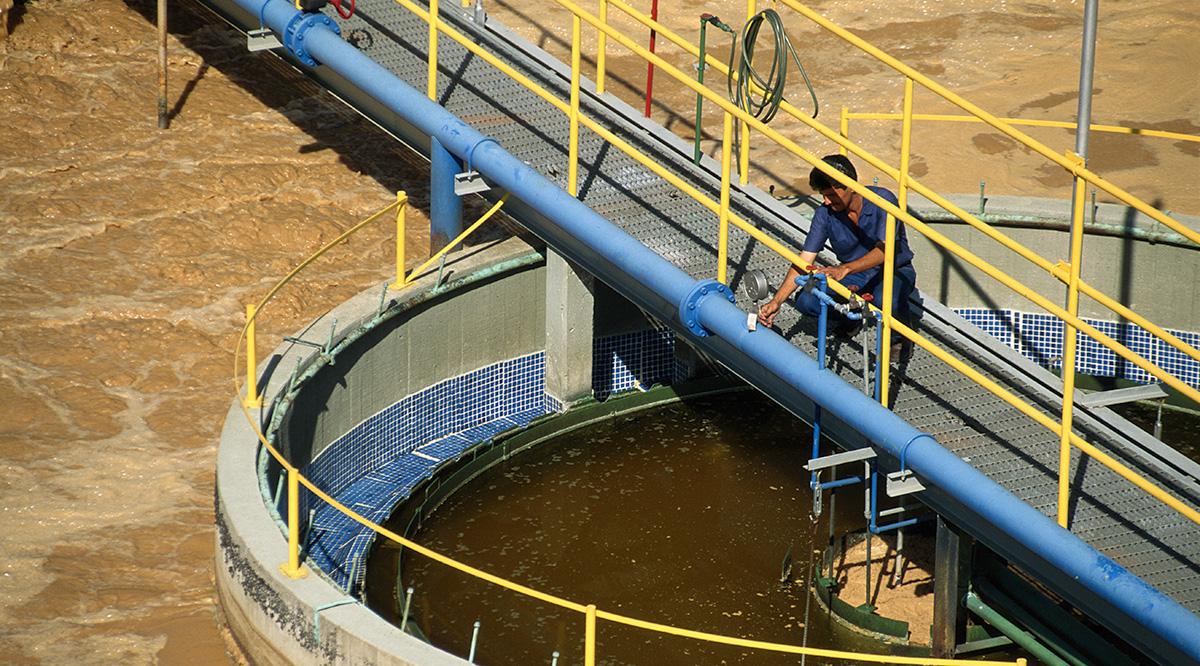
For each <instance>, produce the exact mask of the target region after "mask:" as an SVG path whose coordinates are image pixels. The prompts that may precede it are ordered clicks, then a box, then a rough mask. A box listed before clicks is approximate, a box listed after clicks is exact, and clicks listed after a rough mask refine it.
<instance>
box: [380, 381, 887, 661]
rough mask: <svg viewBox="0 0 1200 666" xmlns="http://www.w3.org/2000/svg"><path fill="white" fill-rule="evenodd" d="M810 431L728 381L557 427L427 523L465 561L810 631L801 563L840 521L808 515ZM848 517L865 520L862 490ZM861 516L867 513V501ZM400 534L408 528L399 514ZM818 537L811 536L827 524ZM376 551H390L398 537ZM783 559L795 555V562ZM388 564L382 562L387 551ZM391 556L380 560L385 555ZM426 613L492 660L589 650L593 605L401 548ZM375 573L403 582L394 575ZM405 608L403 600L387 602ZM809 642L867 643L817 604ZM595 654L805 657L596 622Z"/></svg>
mask: <svg viewBox="0 0 1200 666" xmlns="http://www.w3.org/2000/svg"><path fill="white" fill-rule="evenodd" d="M811 438H812V430H811V429H810V428H809V427H807V426H805V425H804V424H803V423H801V422H799V421H798V420H797V419H796V418H795V417H793V416H792V415H791V414H789V413H787V412H786V411H784V410H782V409H781V408H779V407H778V406H776V405H775V404H774V403H771V402H770V401H768V400H767V399H766V398H764V397H762V396H760V395H758V394H756V393H752V392H742V393H732V394H727V395H724V396H720V397H715V398H711V397H710V398H704V399H700V400H693V401H689V402H684V403H678V404H674V405H670V406H667V407H661V408H656V409H652V410H648V411H643V412H636V413H633V414H628V415H624V416H620V417H617V418H615V419H612V420H611V421H608V422H605V423H602V424H598V425H593V426H589V427H587V428H584V429H581V430H578V431H573V432H571V433H567V434H564V435H561V436H559V437H557V438H555V439H553V440H551V441H549V442H546V443H544V444H540V445H538V446H537V447H536V448H534V449H532V450H530V451H526V452H523V453H521V454H519V455H517V456H515V457H514V458H511V459H509V460H507V461H504V462H502V463H500V464H498V465H496V466H495V467H492V468H491V469H489V470H488V471H487V472H485V473H483V474H481V475H480V476H479V477H477V478H475V479H474V480H472V481H471V482H470V483H468V484H467V485H466V486H464V487H463V488H461V489H460V490H459V491H457V492H456V493H455V494H454V495H452V496H451V497H450V498H449V499H447V500H446V501H445V502H444V503H443V504H442V505H441V506H440V507H439V508H438V509H437V510H436V511H435V512H434V513H433V514H431V517H428V518H427V519H426V520H425V521H424V523H423V525H422V527H421V529H420V530H419V531H418V532H417V535H416V538H417V539H418V540H419V541H420V542H421V543H423V544H426V545H428V546H430V547H432V548H434V549H435V550H438V551H439V552H443V553H445V554H447V555H449V556H451V557H453V558H455V559H457V560H459V561H461V562H464V563H466V564H471V565H474V566H478V567H486V568H487V569H488V570H489V571H491V572H493V573H495V574H497V575H500V576H503V577H507V578H509V579H512V580H519V581H523V582H525V583H527V584H529V585H532V586H533V587H535V588H537V589H539V590H542V591H544V592H548V593H550V594H554V595H558V596H561V597H563V598H566V599H570V600H572V601H575V602H578V603H585V604H586V603H594V604H596V605H597V607H599V608H601V609H603V610H606V611H609V612H614V613H620V614H623V615H627V616H630V617H634V618H637V619H643V620H650V621H655V622H662V623H666V624H671V625H674V626H678V627H685V628H689V629H696V630H701V631H708V632H712V633H719V634H726V635H731V636H739V637H745V638H754V639H758V640H765V641H772V642H779V643H789V644H794V645H799V644H801V643H802V642H803V641H804V640H805V639H806V637H805V630H804V626H805V613H806V608H805V606H806V603H809V602H808V599H807V598H806V596H805V587H804V583H802V582H796V581H803V579H804V577H803V572H804V571H805V570H806V569H807V568H808V566H809V564H810V562H811V561H812V560H811V557H810V553H811V549H812V546H813V544H814V543H816V547H817V548H820V547H821V546H822V545H823V544H824V541H825V538H826V534H827V524H826V523H825V521H824V520H822V521H820V522H819V523H818V524H816V525H814V524H813V523H812V521H811V520H810V518H809V512H810V510H811V507H812V495H811V494H810V491H809V489H808V474H807V473H806V472H804V470H803V469H802V467H803V465H804V463H805V462H806V460H807V459H808V457H809V447H810V446H811ZM857 496H858V498H859V499H858V502H857V506H855V505H854V504H855V502H854V500H853V498H850V497H847V498H845V499H843V500H842V502H841V503H840V504H841V506H840V507H839V511H838V513H839V518H838V521H839V524H840V525H842V526H843V527H851V526H855V525H858V526H861V524H862V514H861V512H862V501H861V493H859V494H858V495H857ZM856 514H857V515H856ZM392 527H393V528H394V529H398V530H400V531H403V530H404V528H405V525H393V526H392ZM814 537H815V538H814ZM373 557H379V558H395V557H396V551H395V550H394V549H392V548H389V547H382V548H376V549H375V551H374V554H373ZM785 562H787V563H789V564H786V565H785ZM377 566H378V565H377ZM382 568H383V567H379V569H382ZM403 572H404V583H403V587H407V586H412V587H413V588H414V602H413V608H414V609H415V610H414V617H415V619H416V621H417V624H418V626H420V627H421V629H422V630H423V631H424V632H425V633H426V634H427V635H428V636H429V637H430V638H431V639H432V640H433V641H434V643H435V644H437V645H440V646H443V647H444V648H446V649H448V650H451V651H452V652H454V653H456V654H459V655H460V656H466V655H467V652H468V650H469V640H470V637H471V632H472V623H473V622H474V621H475V620H476V619H478V620H479V621H480V624H481V629H480V637H481V638H480V641H479V651H478V653H477V655H478V658H479V660H480V662H481V663H490V664H532V663H548V662H549V660H550V657H551V655H552V653H553V652H555V651H558V652H559V653H560V656H561V658H562V660H563V661H562V662H561V663H579V661H580V660H581V659H582V647H581V646H582V639H583V633H582V630H583V621H582V616H581V615H579V614H578V613H575V612H571V611H564V610H562V609H559V608H556V607H552V606H549V605H547V604H544V603H542V602H537V601H533V600H530V599H526V598H521V597H518V596H517V595H515V594H513V593H511V592H509V591H507V590H504V589H503V588H500V587H498V586H494V585H490V584H488V583H485V582H482V581H478V580H475V579H472V578H470V577H467V576H465V575H463V574H460V573H459V572H457V571H454V570H452V569H449V568H448V567H445V566H443V565H441V564H438V563H435V562H433V561H431V560H429V559H426V558H424V557H421V556H419V555H412V554H406V555H405V558H404V564H403ZM369 585H383V586H385V587H388V588H391V587H393V586H394V581H391V580H383V579H382V578H381V577H376V578H375V579H373V580H371V581H369ZM381 610H382V612H384V613H385V614H389V615H391V616H392V618H393V621H397V620H396V618H395V615H396V613H397V611H396V609H395V608H391V609H388V608H384V609H381ZM808 614H809V622H808V632H807V640H808V644H809V645H813V646H820V647H834V648H841V649H854V648H856V647H858V648H862V649H871V647H872V646H870V645H869V644H867V643H866V642H865V641H864V640H862V639H860V638H858V637H857V636H853V635H850V634H849V633H848V632H846V631H845V630H843V629H841V628H839V627H835V626H834V625H833V623H832V622H831V621H830V620H829V618H828V617H827V616H825V615H824V614H823V613H822V612H821V611H820V608H819V606H818V605H817V604H815V603H813V604H811V607H810V608H809V609H808ZM597 636H598V643H597V655H598V658H599V663H609V664H680V665H684V664H696V663H741V664H774V663H781V664H782V663H796V660H797V657H796V656H795V655H782V654H778V653H769V652H759V651H747V650H743V649H738V648H732V647H727V646H717V645H712V644H704V643H700V642H696V641H690V640H687V639H682V638H676V637H667V636H662V635H660V634H656V633H652V632H648V631H645V630H642V629H634V628H629V627H625V626H621V625H617V624H614V623H611V622H607V621H601V622H599V625H598V630H597Z"/></svg>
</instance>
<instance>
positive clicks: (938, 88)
mask: <svg viewBox="0 0 1200 666" xmlns="http://www.w3.org/2000/svg"><path fill="white" fill-rule="evenodd" d="M780 2H782V3H783V4H785V5H787V6H788V7H790V8H791V9H793V10H795V11H796V12H797V13H799V14H801V15H803V16H804V17H806V18H808V19H809V20H811V21H812V22H813V23H816V24H817V25H819V26H821V27H822V28H824V29H826V30H828V31H829V32H831V33H833V34H834V35H836V36H837V37H839V38H840V39H842V40H843V41H845V42H848V43H850V44H851V45H853V46H854V47H856V48H858V49H859V50H860V51H862V52H864V53H866V54H867V55H870V56H871V57H873V58H875V59H876V60H878V61H879V62H882V63H883V64H885V65H887V66H888V67H891V68H892V69H894V70H896V71H897V72H899V73H901V74H903V75H905V76H906V77H908V78H910V79H912V80H913V81H915V82H917V83H919V84H921V85H922V86H923V87H924V88H925V89H927V90H929V91H930V92H932V93H934V94H935V95H937V96H939V97H941V98H942V99H944V100H946V101H947V102H950V103H951V104H953V105H955V106H957V107H958V108H960V109H962V110H963V111H966V112H967V113H969V114H971V115H973V116H975V117H977V118H979V119H980V120H982V121H983V122H985V123H987V124H988V125H991V126H992V127H994V128H995V129H997V130H999V131H1000V132H1001V133H1003V134H1006V135H1008V136H1009V137H1011V138H1013V139H1016V140H1017V141H1019V142H1021V143H1022V144H1024V145H1025V146H1027V147H1029V148H1032V149H1033V150H1034V151H1036V152H1037V153H1039V154H1040V155H1042V156H1043V157H1045V158H1046V159H1048V160H1050V161H1052V162H1054V163H1055V164H1057V165H1058V166H1060V167H1062V168H1063V169H1065V170H1067V171H1069V172H1071V174H1072V175H1075V176H1078V177H1080V178H1083V179H1084V180H1085V181H1087V182H1088V183H1090V184H1091V185H1093V186H1095V187H1097V188H1099V189H1101V190H1103V191H1105V192H1107V193H1109V194H1110V195H1112V196H1114V197H1116V198H1117V199H1119V200H1120V201H1121V202H1122V203H1125V204H1127V205H1129V206H1131V207H1133V208H1135V209H1137V210H1138V211H1139V212H1141V213H1143V214H1145V215H1147V216H1149V217H1151V218H1153V219H1155V220H1157V221H1158V222H1161V223H1162V224H1165V225H1166V226H1168V227H1170V228H1171V229H1172V230H1173V231H1175V232H1176V233H1178V234H1180V235H1182V236H1185V237H1187V238H1188V239H1189V240H1191V241H1193V242H1196V243H1200V231H1196V230H1194V229H1191V228H1190V227H1188V226H1186V225H1184V224H1182V223H1180V222H1179V221H1178V220H1175V219H1174V218H1172V217H1170V216H1168V215H1165V214H1164V213H1163V212H1162V211H1160V210H1158V209H1157V208H1155V207H1153V206H1151V205H1149V204H1147V203H1146V202H1144V201H1142V200H1141V199H1138V198H1137V197H1135V196H1133V195H1132V194H1130V193H1128V192H1126V191H1125V190H1123V189H1121V188H1119V187H1117V186H1116V185H1114V184H1113V183H1110V182H1109V181H1107V180H1105V179H1104V178H1102V177H1100V176H1099V175H1098V174H1096V173H1094V172H1092V171H1089V170H1088V169H1087V168H1085V167H1084V166H1083V165H1082V164H1079V163H1077V162H1075V161H1073V160H1072V159H1071V158H1070V157H1069V156H1067V155H1064V154H1062V153H1059V152H1057V151H1055V150H1054V149H1053V148H1050V147H1049V146H1047V145H1045V144H1043V143H1041V142H1040V141H1038V140H1036V139H1034V138H1033V137H1031V136H1029V135H1028V134H1025V133H1024V132H1022V131H1020V130H1017V129H1014V128H1013V127H1012V126H1011V125H1009V124H1008V123H1006V122H1004V121H1003V120H1001V119H1000V118H997V117H996V116H994V115H992V114H990V113H988V112H987V111H984V110H983V109H982V108H980V107H978V106H976V105H974V104H972V103H971V102H969V101H967V100H966V99H964V98H963V97H961V96H959V95H958V94H956V93H954V92H953V91H951V90H949V89H947V88H945V87H944V86H942V85H941V84H939V83H937V82H936V81H934V80H933V79H930V78H929V77H927V76H925V75H924V74H921V73H920V72H918V71H917V70H915V69H913V68H912V67H909V66H908V65H905V64H904V63H902V62H900V61H899V60H897V59H896V58H893V57H892V56H890V55H888V54H887V53H885V52H883V51H882V50H880V49H879V48H878V47H876V46H874V45H872V44H870V43H869V42H867V41H866V40H864V39H862V38H861V37H859V36H857V35H855V34H854V33H852V32H850V31H849V30H846V29H845V28H842V27H841V26H839V25H837V24H835V23H833V22H832V21H830V20H829V19H827V18H825V17H824V16H821V15H820V14H818V13H817V12H815V11H813V10H812V9H809V8H808V7H806V6H804V5H802V4H800V3H799V2H796V0H780Z"/></svg>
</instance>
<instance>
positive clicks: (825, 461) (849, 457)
mask: <svg viewBox="0 0 1200 666" xmlns="http://www.w3.org/2000/svg"><path fill="white" fill-rule="evenodd" d="M874 457H875V449H872V448H871V447H869V446H864V447H862V448H861V449H854V450H853V451H843V452H842V453H834V454H831V455H828V456H821V457H820V458H813V459H812V460H809V461H808V464H807V465H805V466H804V469H806V470H808V471H810V472H815V471H817V470H822V469H825V468H826V467H833V466H834V465H848V464H850V463H855V462H859V461H861V460H870V459H872V458H874Z"/></svg>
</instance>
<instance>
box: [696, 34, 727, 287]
mask: <svg viewBox="0 0 1200 666" xmlns="http://www.w3.org/2000/svg"><path fill="white" fill-rule="evenodd" d="M706 32H708V21H707V20H705V18H704V17H703V16H701V17H700V64H699V66H698V67H697V68H696V83H699V84H701V85H704V65H705V63H704V56H705V48H704V46H705V44H704V38H705V33H706ZM703 113H704V96H703V95H701V94H700V93H696V141H695V144H694V146H695V148H694V154H693V156H692V161H693V162H695V163H696V164H700V118H701V115H702V114H703ZM725 115H726V116H727V117H728V116H729V113H728V112H726V113H725ZM722 178H724V175H723V174H722ZM722 281H723V280H722Z"/></svg>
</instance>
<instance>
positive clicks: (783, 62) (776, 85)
mask: <svg viewBox="0 0 1200 666" xmlns="http://www.w3.org/2000/svg"><path fill="white" fill-rule="evenodd" d="M764 21H765V22H766V23H767V24H768V25H770V27H771V33H772V35H773V36H774V41H775V57H774V58H773V59H772V60H771V70H770V72H769V73H768V74H767V76H766V77H765V78H764V77H763V76H761V75H760V74H759V73H758V71H757V70H755V69H754V50H755V45H756V43H757V42H758V33H759V30H760V29H761V28H762V24H763V22H764ZM739 43H740V44H741V47H742V48H741V57H740V58H738V44H739ZM789 54H790V55H791V57H792V60H794V61H795V63H796V67H797V69H799V70H800V76H802V77H803V78H804V85H806V86H808V94H809V96H811V97H812V103H813V113H812V117H813V118H816V117H817V113H818V112H819V111H820V105H819V104H818V102H817V93H816V91H814V90H813V85H812V81H811V80H809V78H808V72H806V71H804V65H803V64H801V63H800V56H798V55H796V49H795V48H794V47H793V46H792V40H791V39H789V38H788V34H787V30H785V29H784V27H783V19H782V18H780V16H779V12H776V11H775V10H774V9H764V10H763V11H761V12H759V13H757V14H755V15H754V16H753V17H751V18H750V20H749V21H746V25H744V26H742V33H741V35H740V37H739V39H737V40H735V41H734V43H733V46H732V47H731V48H730V49H729V71H730V72H731V73H734V72H736V73H737V76H736V77H734V76H730V77H729V100H730V101H732V102H733V103H734V104H736V105H737V106H738V108H740V109H742V110H743V111H745V112H747V113H749V114H750V115H752V116H754V117H755V118H757V119H759V120H760V121H762V122H764V123H769V122H771V119H772V118H774V117H775V113H776V112H777V111H779V105H780V104H781V103H782V102H783V94H784V88H785V87H786V86H787V74H788V55H789ZM756 89H757V90H760V91H761V93H758V94H756V93H755V90H756Z"/></svg>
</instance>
